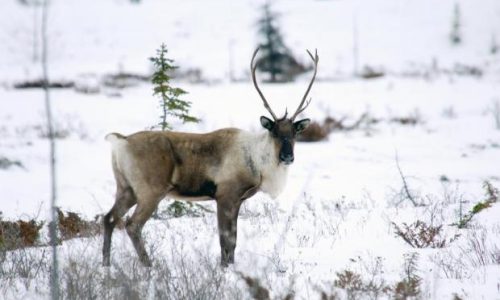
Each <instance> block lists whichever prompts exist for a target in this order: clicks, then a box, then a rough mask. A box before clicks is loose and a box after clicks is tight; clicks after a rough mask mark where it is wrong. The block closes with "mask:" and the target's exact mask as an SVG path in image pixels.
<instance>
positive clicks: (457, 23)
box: [450, 3, 462, 45]
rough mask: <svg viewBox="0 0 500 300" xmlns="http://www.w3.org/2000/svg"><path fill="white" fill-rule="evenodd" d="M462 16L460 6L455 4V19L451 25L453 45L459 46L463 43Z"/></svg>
mask: <svg viewBox="0 0 500 300" xmlns="http://www.w3.org/2000/svg"><path fill="white" fill-rule="evenodd" d="M460 19H461V15H460V6H459V5H458V3H455V8H454V9H453V19H452V24H451V33H450V42H451V44H452V45H459V44H461V43H462V33H461V27H462V23H461V20H460Z"/></svg>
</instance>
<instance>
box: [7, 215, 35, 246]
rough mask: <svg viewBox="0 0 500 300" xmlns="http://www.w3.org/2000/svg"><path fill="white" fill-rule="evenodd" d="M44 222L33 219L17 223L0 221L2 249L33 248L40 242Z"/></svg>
mask: <svg viewBox="0 0 500 300" xmlns="http://www.w3.org/2000/svg"><path fill="white" fill-rule="evenodd" d="M42 226H43V222H39V221H35V220H34V219H31V220H29V221H23V220H18V221H15V222H11V221H2V220H1V219H0V249H5V250H12V249H18V248H22V247H32V246H34V245H35V244H36V242H37V241H38V238H39V236H40V229H41V228H42Z"/></svg>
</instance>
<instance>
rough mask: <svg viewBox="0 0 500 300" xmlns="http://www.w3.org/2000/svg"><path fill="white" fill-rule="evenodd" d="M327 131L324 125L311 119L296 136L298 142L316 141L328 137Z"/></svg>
mask: <svg viewBox="0 0 500 300" xmlns="http://www.w3.org/2000/svg"><path fill="white" fill-rule="evenodd" d="M328 133H329V132H328V131H327V129H326V128H325V126H323V125H320V124H319V123H318V122H316V121H313V122H311V124H309V126H307V128H306V129H305V130H304V131H303V132H301V133H300V134H299V135H298V136H297V141H300V142H317V141H322V140H324V139H326V138H327V137H328Z"/></svg>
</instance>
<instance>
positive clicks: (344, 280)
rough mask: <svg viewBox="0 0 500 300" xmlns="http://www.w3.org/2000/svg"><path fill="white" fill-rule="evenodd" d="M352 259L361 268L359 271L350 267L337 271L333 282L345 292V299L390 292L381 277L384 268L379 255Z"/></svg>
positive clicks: (378, 295) (373, 297)
mask: <svg viewBox="0 0 500 300" xmlns="http://www.w3.org/2000/svg"><path fill="white" fill-rule="evenodd" d="M352 261H354V262H356V263H357V264H358V266H359V267H360V268H361V269H360V270H361V272H356V271H353V270H350V269H346V270H343V271H341V272H337V273H336V276H337V277H336V279H335V280H334V282H333V286H334V287H336V288H339V289H341V290H343V292H345V295H346V297H347V299H359V298H367V299H379V298H380V297H382V296H384V295H388V294H390V292H391V287H390V286H389V285H388V284H387V283H386V281H385V280H384V278H383V277H382V276H383V274H384V270H383V264H382V258H381V257H375V258H374V259H369V260H366V259H363V258H361V257H358V258H357V259H353V260H352ZM361 273H362V274H366V276H365V277H363V276H361ZM323 294H325V295H329V294H326V293H325V292H323V291H322V295H323ZM331 295H333V296H334V297H336V296H338V294H337V293H333V294H331ZM322 297H323V296H322ZM325 299H328V298H325ZM332 299H336V298H332Z"/></svg>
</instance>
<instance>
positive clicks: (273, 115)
mask: <svg viewBox="0 0 500 300" xmlns="http://www.w3.org/2000/svg"><path fill="white" fill-rule="evenodd" d="M257 52H259V47H257V49H255V52H254V53H253V56H252V61H251V62H250V70H251V71H252V80H253V85H254V86H255V89H256V90H257V92H258V93H259V95H260V98H262V101H263V102H264V107H265V108H266V109H267V111H268V112H269V113H270V114H271V116H272V117H273V119H274V121H277V120H278V118H277V117H276V115H275V114H274V112H273V110H272V109H271V106H269V103H267V100H266V98H265V97H264V94H262V92H261V90H260V89H259V85H258V84H257V79H256V78H255V70H256V69H257V64H255V65H254V63H253V61H254V60H255V56H256V55H257Z"/></svg>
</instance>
